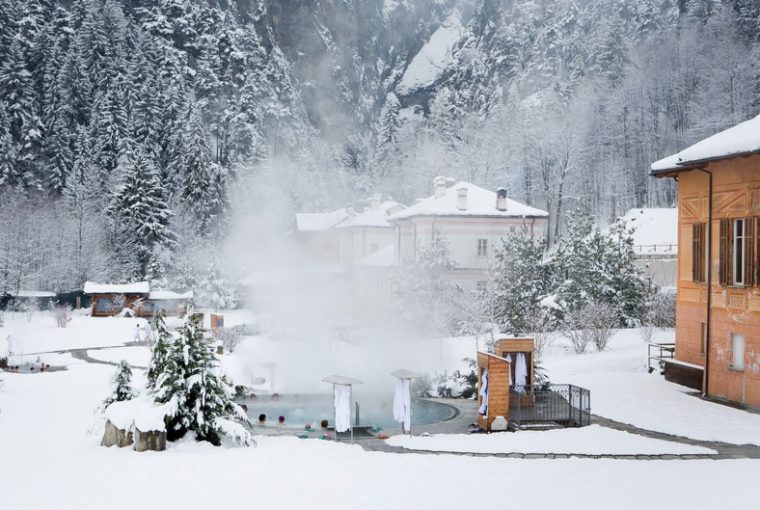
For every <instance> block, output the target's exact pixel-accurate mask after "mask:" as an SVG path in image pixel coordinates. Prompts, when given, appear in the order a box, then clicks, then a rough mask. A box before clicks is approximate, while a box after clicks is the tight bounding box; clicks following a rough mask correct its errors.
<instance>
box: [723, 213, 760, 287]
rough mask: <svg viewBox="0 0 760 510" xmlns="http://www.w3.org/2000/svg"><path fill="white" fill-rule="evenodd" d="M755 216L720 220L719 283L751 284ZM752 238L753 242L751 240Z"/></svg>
mask: <svg viewBox="0 0 760 510" xmlns="http://www.w3.org/2000/svg"><path fill="white" fill-rule="evenodd" d="M756 223H758V221H757V219H756V218H737V219H728V218H723V219H721V220H720V250H719V266H720V271H719V279H720V284H721V285H725V286H729V285H736V286H743V287H748V286H751V285H752V284H753V283H754V281H755V269H756V266H757V264H756V263H755V257H756V256H757V255H758V254H757V253H756V250H755V242H757V240H756V239H754V236H753V235H752V232H753V230H754V228H753V227H754V225H755V224H756ZM753 240H754V241H755V242H753Z"/></svg>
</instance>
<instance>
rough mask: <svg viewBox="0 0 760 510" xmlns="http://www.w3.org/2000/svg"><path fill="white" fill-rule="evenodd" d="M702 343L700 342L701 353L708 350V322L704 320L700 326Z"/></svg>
mask: <svg viewBox="0 0 760 510" xmlns="http://www.w3.org/2000/svg"><path fill="white" fill-rule="evenodd" d="M699 331H700V334H701V337H700V343H699V354H704V353H705V351H706V350H707V324H705V323H704V322H703V323H702V324H701V326H700V329H699Z"/></svg>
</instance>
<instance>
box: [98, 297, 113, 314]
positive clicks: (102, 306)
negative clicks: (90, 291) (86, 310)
mask: <svg viewBox="0 0 760 510" xmlns="http://www.w3.org/2000/svg"><path fill="white" fill-rule="evenodd" d="M95 311H96V312H98V313H111V312H112V311H113V300H111V299H110V298H97V299H96V300H95Z"/></svg>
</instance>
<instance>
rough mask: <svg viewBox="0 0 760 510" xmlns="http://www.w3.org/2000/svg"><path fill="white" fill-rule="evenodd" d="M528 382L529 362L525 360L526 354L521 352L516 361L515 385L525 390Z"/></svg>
mask: <svg viewBox="0 0 760 510" xmlns="http://www.w3.org/2000/svg"><path fill="white" fill-rule="evenodd" d="M526 384H528V364H527V363H526V361H525V354H523V353H519V354H518V355H517V360H516V363H515V386H517V387H519V389H520V390H522V391H525V385H526Z"/></svg>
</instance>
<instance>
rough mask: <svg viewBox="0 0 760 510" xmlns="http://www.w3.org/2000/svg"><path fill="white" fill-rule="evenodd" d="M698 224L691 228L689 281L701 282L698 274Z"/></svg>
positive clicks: (699, 231)
mask: <svg viewBox="0 0 760 510" xmlns="http://www.w3.org/2000/svg"><path fill="white" fill-rule="evenodd" d="M699 227H700V224H699V223H695V224H694V225H692V226H691V280H692V281H693V282H701V281H702V280H701V278H700V276H701V273H700V272H699V269H700V268H699V266H700V264H699V259H700V257H699V244H700V237H701V235H702V232H701V229H700V228H699Z"/></svg>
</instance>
